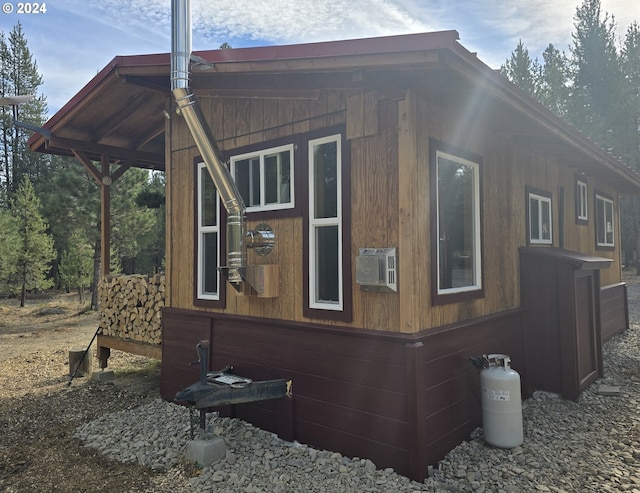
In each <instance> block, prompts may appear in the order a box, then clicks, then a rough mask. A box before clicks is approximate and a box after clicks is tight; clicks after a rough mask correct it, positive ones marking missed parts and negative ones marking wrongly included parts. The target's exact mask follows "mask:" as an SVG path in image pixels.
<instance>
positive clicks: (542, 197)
mask: <svg viewBox="0 0 640 493" xmlns="http://www.w3.org/2000/svg"><path fill="white" fill-rule="evenodd" d="M531 198H536V199H537V200H538V203H539V204H541V203H542V202H547V203H548V204H549V229H550V231H549V239H548V240H546V239H533V238H531ZM525 200H526V227H527V233H526V234H527V245H553V196H552V194H551V193H549V192H546V191H544V190H540V189H536V188H532V187H525ZM538 212H539V213H541V212H542V211H541V208H540V205H538ZM539 218H540V219H539V221H540V224H539V225H538V226H541V224H542V214H539Z"/></svg>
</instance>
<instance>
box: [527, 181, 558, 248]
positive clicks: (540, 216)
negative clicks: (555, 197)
mask: <svg viewBox="0 0 640 493" xmlns="http://www.w3.org/2000/svg"><path fill="white" fill-rule="evenodd" d="M528 211H529V243H531V244H533V245H551V244H552V243H553V225H552V221H551V197H548V196H544V195H539V194H537V193H533V192H529V194H528Z"/></svg>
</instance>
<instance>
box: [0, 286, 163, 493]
mask: <svg viewBox="0 0 640 493" xmlns="http://www.w3.org/2000/svg"><path fill="white" fill-rule="evenodd" d="M97 327H98V315H97V313H95V312H90V311H88V310H87V309H86V307H84V308H83V307H81V306H80V305H79V304H78V302H77V296H75V295H67V294H59V295H56V296H52V297H44V298H40V299H37V300H30V301H29V302H28V304H27V306H25V307H24V308H20V307H19V306H18V303H17V301H16V300H0V492H3V493H4V492H7V493H8V492H27V491H28V492H34V491H38V492H49V491H56V492H57V491H59V492H71V491H73V492H83V491H91V492H97V491H104V492H107V491H108V492H115V491H127V492H138V491H140V492H142V491H151V489H150V486H149V484H150V478H151V477H152V476H153V475H154V474H159V473H156V472H153V471H151V470H150V469H147V468H144V467H138V466H132V465H126V466H125V465H123V464H121V463H119V462H117V461H114V460H111V459H108V458H106V457H104V456H102V455H100V454H98V453H97V452H95V451H94V450H92V449H85V448H84V447H82V444H81V442H80V441H79V440H77V439H75V438H73V433H74V430H75V429H76V427H77V426H79V425H80V424H82V423H84V422H87V421H90V420H93V419H95V418H97V417H98V416H101V415H103V414H106V413H111V412H114V411H118V410H122V409H126V408H133V407H137V406H139V405H140V404H142V403H144V402H146V401H147V400H150V399H154V398H157V397H158V395H159V388H160V387H159V386H160V365H159V362H158V361H155V360H150V359H148V358H143V357H139V356H134V355H129V354H126V353H122V352H119V351H112V356H111V358H110V359H109V368H110V369H113V370H114V371H115V374H116V380H115V381H114V382H113V383H107V384H98V383H96V382H92V381H91V380H90V379H89V378H88V377H84V376H83V377H77V378H75V379H74V380H73V381H72V382H71V385H69V350H84V349H86V347H87V345H88V344H89V342H90V341H91V339H92V337H93V335H94V333H95V331H96V329H97ZM89 355H90V356H91V357H92V358H93V368H94V370H96V369H98V361H97V360H96V359H95V357H94V355H95V343H94V345H93V346H92V348H91V350H90V352H89Z"/></svg>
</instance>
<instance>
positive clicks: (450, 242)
mask: <svg viewBox="0 0 640 493" xmlns="http://www.w3.org/2000/svg"><path fill="white" fill-rule="evenodd" d="M435 159H436V166H435V172H436V176H435V177H434V178H435V180H437V189H436V193H437V197H436V207H437V222H436V226H437V243H436V245H434V247H435V248H436V249H437V270H438V273H437V294H438V295H443V294H454V293H463V292H468V291H477V290H480V289H481V288H482V258H481V248H480V166H479V164H478V163H476V162H473V161H470V160H467V159H463V158H461V157H459V156H457V155H453V154H449V153H447V152H443V151H440V150H438V151H436V155H435Z"/></svg>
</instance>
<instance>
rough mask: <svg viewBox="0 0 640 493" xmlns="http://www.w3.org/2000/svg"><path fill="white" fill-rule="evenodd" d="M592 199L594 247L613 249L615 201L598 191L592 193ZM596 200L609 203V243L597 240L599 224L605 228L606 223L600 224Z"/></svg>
mask: <svg viewBox="0 0 640 493" xmlns="http://www.w3.org/2000/svg"><path fill="white" fill-rule="evenodd" d="M594 197H595V198H594V201H593V205H594V211H593V215H594V217H595V220H594V222H595V234H596V249H597V250H608V251H611V250H615V248H616V222H615V203H614V201H613V198H612V197H610V196H608V195H606V194H603V193H600V192H597V191H596V192H595V193H594ZM598 201H602V202H604V204H605V205H606V204H609V205H610V206H611V243H606V242H605V243H600V241H599V240H598V228H599V227H600V226H604V227H605V228H606V224H601V223H600V218H599V217H598ZM604 220H605V223H606V210H605V217H604ZM605 240H606V231H605Z"/></svg>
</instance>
